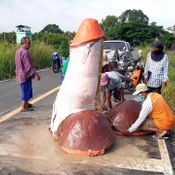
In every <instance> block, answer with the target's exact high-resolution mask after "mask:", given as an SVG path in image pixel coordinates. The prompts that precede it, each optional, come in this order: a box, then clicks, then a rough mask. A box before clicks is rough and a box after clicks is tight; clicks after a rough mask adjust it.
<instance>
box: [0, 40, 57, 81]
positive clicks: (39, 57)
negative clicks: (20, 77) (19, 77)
mask: <svg viewBox="0 0 175 175" xmlns="http://www.w3.org/2000/svg"><path fill="white" fill-rule="evenodd" d="M17 48H18V46H16V45H13V44H9V43H0V80H3V79H7V78H11V77H12V76H14V75H15V52H16V50H17ZM53 51H54V48H53V47H52V46H49V45H46V44H45V43H43V42H34V43H32V47H31V49H30V53H31V55H32V60H33V64H34V66H35V67H36V68H37V69H42V68H46V67H49V66H50V65H51V59H52V53H53Z"/></svg>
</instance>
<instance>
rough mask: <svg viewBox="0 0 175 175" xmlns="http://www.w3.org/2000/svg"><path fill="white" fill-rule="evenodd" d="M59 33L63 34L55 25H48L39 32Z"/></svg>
mask: <svg viewBox="0 0 175 175" xmlns="http://www.w3.org/2000/svg"><path fill="white" fill-rule="evenodd" d="M45 32H46V33H59V34H63V33H64V32H63V31H62V30H61V29H60V27H59V26H58V25H56V24H48V25H47V26H45V27H44V29H42V30H41V33H45Z"/></svg>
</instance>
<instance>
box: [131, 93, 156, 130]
mask: <svg viewBox="0 0 175 175" xmlns="http://www.w3.org/2000/svg"><path fill="white" fill-rule="evenodd" d="M152 109H153V107H152V101H151V97H150V94H149V95H148V96H147V98H146V100H145V101H144V102H143V104H142V109H141V111H140V114H139V117H138V119H137V120H136V121H135V123H134V124H133V125H132V126H131V127H130V128H129V129H128V131H129V132H134V131H136V130H137V129H138V128H139V126H140V125H141V124H142V123H143V122H144V121H145V119H146V118H147V117H148V115H149V114H150V113H151V112H152Z"/></svg>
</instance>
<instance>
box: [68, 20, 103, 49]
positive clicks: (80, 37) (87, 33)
mask: <svg viewBox="0 0 175 175" xmlns="http://www.w3.org/2000/svg"><path fill="white" fill-rule="evenodd" d="M101 38H104V32H103V30H102V29H101V27H100V25H99V23H98V21H97V20H96V19H92V18H87V19H85V20H84V21H83V22H82V23H81V25H80V26H79V28H78V31H77V33H76V35H75V37H74V38H73V40H72V41H71V45H70V46H71V47H73V46H78V45H80V44H84V43H86V42H90V41H94V40H98V39H101Z"/></svg>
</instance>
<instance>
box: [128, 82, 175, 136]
mask: <svg viewBox="0 0 175 175" xmlns="http://www.w3.org/2000/svg"><path fill="white" fill-rule="evenodd" d="M139 94H141V95H142V96H143V97H144V98H145V101H144V102H143V104H142V109H141V111H140V114H139V117H138V119H137V120H136V121H135V123H134V124H133V125H132V126H131V127H130V128H129V129H128V131H129V133H132V132H134V131H136V130H143V131H155V132H157V134H156V135H155V136H154V137H155V138H157V139H159V138H161V137H163V136H164V135H165V134H167V132H168V131H169V130H170V129H171V128H172V127H173V126H174V125H175V116H174V115H173V112H172V110H171V109H170V107H169V106H168V104H167V102H166V101H165V99H164V98H163V97H162V96H161V95H160V94H158V93H155V92H154V93H148V88H147V86H146V85H145V84H139V85H137V87H136V91H135V92H134V93H133V95H139Z"/></svg>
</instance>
